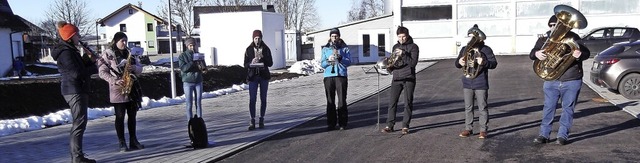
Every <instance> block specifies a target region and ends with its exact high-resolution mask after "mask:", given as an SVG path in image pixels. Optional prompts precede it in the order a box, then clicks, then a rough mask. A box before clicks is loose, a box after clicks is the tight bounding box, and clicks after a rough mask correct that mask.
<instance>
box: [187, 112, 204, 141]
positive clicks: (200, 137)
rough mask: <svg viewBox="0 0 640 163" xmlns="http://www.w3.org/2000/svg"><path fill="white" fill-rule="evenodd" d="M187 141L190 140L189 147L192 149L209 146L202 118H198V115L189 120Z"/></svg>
mask: <svg viewBox="0 0 640 163" xmlns="http://www.w3.org/2000/svg"><path fill="white" fill-rule="evenodd" d="M189 139H191V147H193V148H194V149H198V148H206V147H207V146H208V145H209V138H208V136H207V126H206V125H205V124H204V120H203V119H202V117H198V114H196V115H194V116H193V118H191V119H189Z"/></svg>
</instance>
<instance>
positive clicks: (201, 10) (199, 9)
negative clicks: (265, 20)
mask: <svg viewBox="0 0 640 163" xmlns="http://www.w3.org/2000/svg"><path fill="white" fill-rule="evenodd" d="M243 11H265V12H276V10H275V8H274V7H273V5H267V6H266V8H263V6H261V5H254V6H194V7H193V25H194V26H195V27H200V14H208V13H225V12H243Z"/></svg>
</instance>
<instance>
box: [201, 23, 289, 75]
mask: <svg viewBox="0 0 640 163" xmlns="http://www.w3.org/2000/svg"><path fill="white" fill-rule="evenodd" d="M256 29H259V30H262V35H263V41H264V42H265V44H267V46H269V48H270V49H271V54H272V57H273V66H272V67H271V68H270V69H278V68H284V67H285V66H286V64H285V56H284V16H283V15H282V14H277V13H267V12H262V11H252V12H234V13H210V14H201V15H200V31H201V32H200V42H201V46H200V52H201V53H204V54H205V57H206V58H207V64H208V65H213V64H214V56H213V53H214V52H212V48H214V49H215V53H216V54H215V55H216V58H215V59H217V60H215V62H217V64H218V65H240V66H243V65H244V52H245V49H246V48H247V47H248V46H249V44H251V42H252V41H253V38H252V33H253V30H256ZM278 39H279V42H278V43H277V44H276V41H278Z"/></svg>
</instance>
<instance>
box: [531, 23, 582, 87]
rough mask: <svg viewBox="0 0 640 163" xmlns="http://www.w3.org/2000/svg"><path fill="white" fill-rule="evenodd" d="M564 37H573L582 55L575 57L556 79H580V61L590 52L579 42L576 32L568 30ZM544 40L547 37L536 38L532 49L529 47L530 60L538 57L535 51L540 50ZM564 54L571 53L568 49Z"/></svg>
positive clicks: (548, 32)
mask: <svg viewBox="0 0 640 163" xmlns="http://www.w3.org/2000/svg"><path fill="white" fill-rule="evenodd" d="M550 33H551V32H550V31H547V35H546V36H549V34H550ZM564 38H573V40H575V41H576V42H577V43H578V45H579V46H580V49H579V50H580V52H582V55H580V57H579V58H576V60H575V61H574V62H573V63H571V65H570V66H569V68H567V71H565V72H564V74H562V76H560V78H558V79H557V80H559V81H570V80H578V79H582V75H583V70H582V61H584V60H587V59H589V55H590V53H591V52H590V51H589V49H588V48H587V47H586V46H584V45H583V44H582V43H581V42H580V36H578V34H576V33H573V32H571V31H569V32H568V33H567V34H565V36H564ZM546 40H547V37H540V38H538V41H536V45H535V46H534V47H533V49H531V52H530V53H529V58H531V60H538V57H536V51H538V50H541V48H542V45H544V43H545V41H546ZM567 53H570V54H567ZM565 54H567V55H572V54H573V53H572V52H570V51H569V49H568V51H567V52H565ZM547 58H548V57H547Z"/></svg>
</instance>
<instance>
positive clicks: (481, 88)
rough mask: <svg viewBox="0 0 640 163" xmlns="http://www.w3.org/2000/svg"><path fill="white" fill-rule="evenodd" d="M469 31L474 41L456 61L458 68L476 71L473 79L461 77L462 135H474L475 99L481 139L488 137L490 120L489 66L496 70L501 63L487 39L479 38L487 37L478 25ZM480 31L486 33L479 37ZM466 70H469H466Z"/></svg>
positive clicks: (462, 50)
mask: <svg viewBox="0 0 640 163" xmlns="http://www.w3.org/2000/svg"><path fill="white" fill-rule="evenodd" d="M467 33H468V35H469V37H471V41H470V43H469V44H468V45H467V46H464V47H462V49H461V50H460V53H459V54H458V58H457V59H456V61H455V62H454V63H455V66H456V68H464V69H466V68H472V69H474V71H476V72H472V73H474V74H473V75H471V76H473V78H469V74H464V73H463V75H462V77H461V80H462V93H463V96H464V108H465V109H464V113H465V127H464V130H463V131H462V132H461V133H460V135H459V136H460V137H468V136H470V135H472V134H473V117H474V116H473V115H474V114H473V106H474V101H476V103H477V105H478V111H479V112H480V116H479V119H480V121H479V123H480V132H479V133H480V134H479V135H478V138H480V139H484V138H486V137H487V130H488V122H489V111H488V110H487V97H488V96H489V93H488V91H489V69H495V68H496V66H498V61H497V60H496V57H495V56H494V54H493V50H492V49H491V47H489V46H487V45H485V42H484V38H482V39H480V38H477V37H484V33H482V31H480V29H479V28H478V25H473V27H472V28H471V29H469V31H468V32H467ZM479 33H482V34H481V35H483V36H480V35H479ZM470 63H471V64H470ZM470 65H471V66H470ZM464 72H465V73H469V72H467V71H464ZM474 99H475V100H474Z"/></svg>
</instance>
